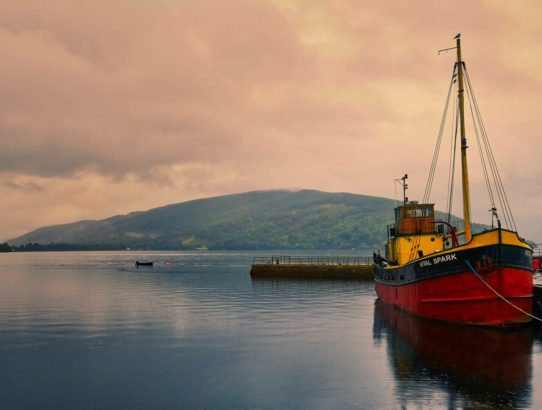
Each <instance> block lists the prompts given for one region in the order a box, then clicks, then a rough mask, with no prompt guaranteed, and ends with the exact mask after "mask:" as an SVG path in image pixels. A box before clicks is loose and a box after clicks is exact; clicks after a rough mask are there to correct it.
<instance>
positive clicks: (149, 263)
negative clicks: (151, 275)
mask: <svg viewBox="0 0 542 410" xmlns="http://www.w3.org/2000/svg"><path fill="white" fill-rule="evenodd" d="M135 265H136V266H153V265H154V262H139V261H136V263H135Z"/></svg>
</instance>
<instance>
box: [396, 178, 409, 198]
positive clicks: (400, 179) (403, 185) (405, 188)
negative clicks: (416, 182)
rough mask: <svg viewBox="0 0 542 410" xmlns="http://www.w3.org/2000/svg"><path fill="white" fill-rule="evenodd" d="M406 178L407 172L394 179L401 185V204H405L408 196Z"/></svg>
mask: <svg viewBox="0 0 542 410" xmlns="http://www.w3.org/2000/svg"><path fill="white" fill-rule="evenodd" d="M407 179H408V174H405V176H404V177H402V178H399V179H396V180H395V182H398V183H399V184H401V186H402V187H403V205H406V204H407V202H408V198H407V196H406V190H407V188H408V185H407V183H406V180H407Z"/></svg>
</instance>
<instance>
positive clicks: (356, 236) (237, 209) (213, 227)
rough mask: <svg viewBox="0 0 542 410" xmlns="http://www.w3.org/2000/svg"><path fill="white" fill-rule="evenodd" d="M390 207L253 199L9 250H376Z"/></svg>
mask: <svg viewBox="0 0 542 410" xmlns="http://www.w3.org/2000/svg"><path fill="white" fill-rule="evenodd" d="M395 206H396V202H395V201H393V200H390V199H386V198H378V197H372V196H365V195H356V194H349V193H329V192H321V191H314V190H300V191H286V190H276V191H255V192H247V193H242V194H235V195H225V196H219V197H214V198H206V199H198V200H193V201H188V202H183V203H179V204H174V205H168V206H164V207H160V208H154V209H150V210H148V211H145V212H134V213H131V214H128V215H124V216H114V217H111V218H107V219H104V220H99V221H80V222H75V223H69V224H64V225H55V226H50V227H44V228H40V229H37V230H35V231H32V232H30V233H27V234H25V235H23V236H20V237H18V238H15V239H13V240H11V241H9V243H10V245H15V246H19V245H23V244H29V243H32V244H36V243H37V244H42V245H49V244H51V243H54V244H66V245H71V246H72V248H73V245H77V248H78V249H80V248H81V247H83V248H85V247H86V248H88V249H99V248H102V249H110V248H117V249H118V248H120V249H123V248H127V247H129V248H131V249H156V250H168V249H196V248H197V247H198V246H201V245H206V246H207V247H208V248H209V249H352V248H356V249H371V248H382V247H383V244H384V241H385V239H386V225H387V224H389V223H391V222H392V218H393V211H392V210H393V208H394V207H395Z"/></svg>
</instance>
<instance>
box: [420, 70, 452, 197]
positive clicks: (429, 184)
mask: <svg viewBox="0 0 542 410" xmlns="http://www.w3.org/2000/svg"><path fill="white" fill-rule="evenodd" d="M456 67H457V65H454V68H453V70H452V78H451V79H450V86H449V87H448V95H447V96H446V104H445V105H444V112H443V113H442V119H441V121H440V128H439V132H438V137H437V144H436V146H435V152H434V153H433V161H432V162H431V168H430V169H429V176H428V178H427V184H426V186H425V192H424V194H423V201H422V202H423V203H426V202H428V201H429V196H430V195H431V188H432V186H433V179H434V176H435V169H436V167H437V161H438V156H439V152H440V144H441V143H442V134H443V133H444V126H445V124H446V117H447V115H446V114H447V113H448V106H449V104H450V95H451V93H452V86H453V84H454V77H455V70H456Z"/></svg>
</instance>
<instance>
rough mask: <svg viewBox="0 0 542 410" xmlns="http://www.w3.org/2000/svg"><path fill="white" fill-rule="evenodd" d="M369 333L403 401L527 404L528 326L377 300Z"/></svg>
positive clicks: (450, 405) (458, 405)
mask: <svg viewBox="0 0 542 410" xmlns="http://www.w3.org/2000/svg"><path fill="white" fill-rule="evenodd" d="M374 312H375V314H374V327H373V337H374V341H375V343H377V344H378V343H381V342H383V341H385V342H386V344H387V350H388V359H389V362H390V366H391V370H392V373H393V375H394V377H395V380H396V390H397V392H396V394H397V396H398V398H399V400H400V402H401V405H402V406H408V407H410V406H411V405H416V406H420V405H422V406H423V405H425V404H427V403H430V402H432V403H434V402H435V400H439V401H440V402H441V404H442V405H444V406H446V407H448V408H462V407H470V406H479V405H482V406H490V407H499V408H500V407H511V408H520V407H528V405H529V403H530V400H531V399H530V398H531V393H532V391H531V378H532V362H531V360H532V339H533V335H532V329H531V328H523V329H515V330H512V331H506V332H504V331H497V330H491V329H482V328H475V327H468V326H456V325H450V324H446V323H439V322H434V321H428V320H425V319H421V318H417V317H415V316H412V315H410V314H408V313H405V312H402V311H399V310H397V309H395V308H393V307H392V306H390V305H387V304H385V303H383V302H381V301H377V302H376V304H375V311H374Z"/></svg>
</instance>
